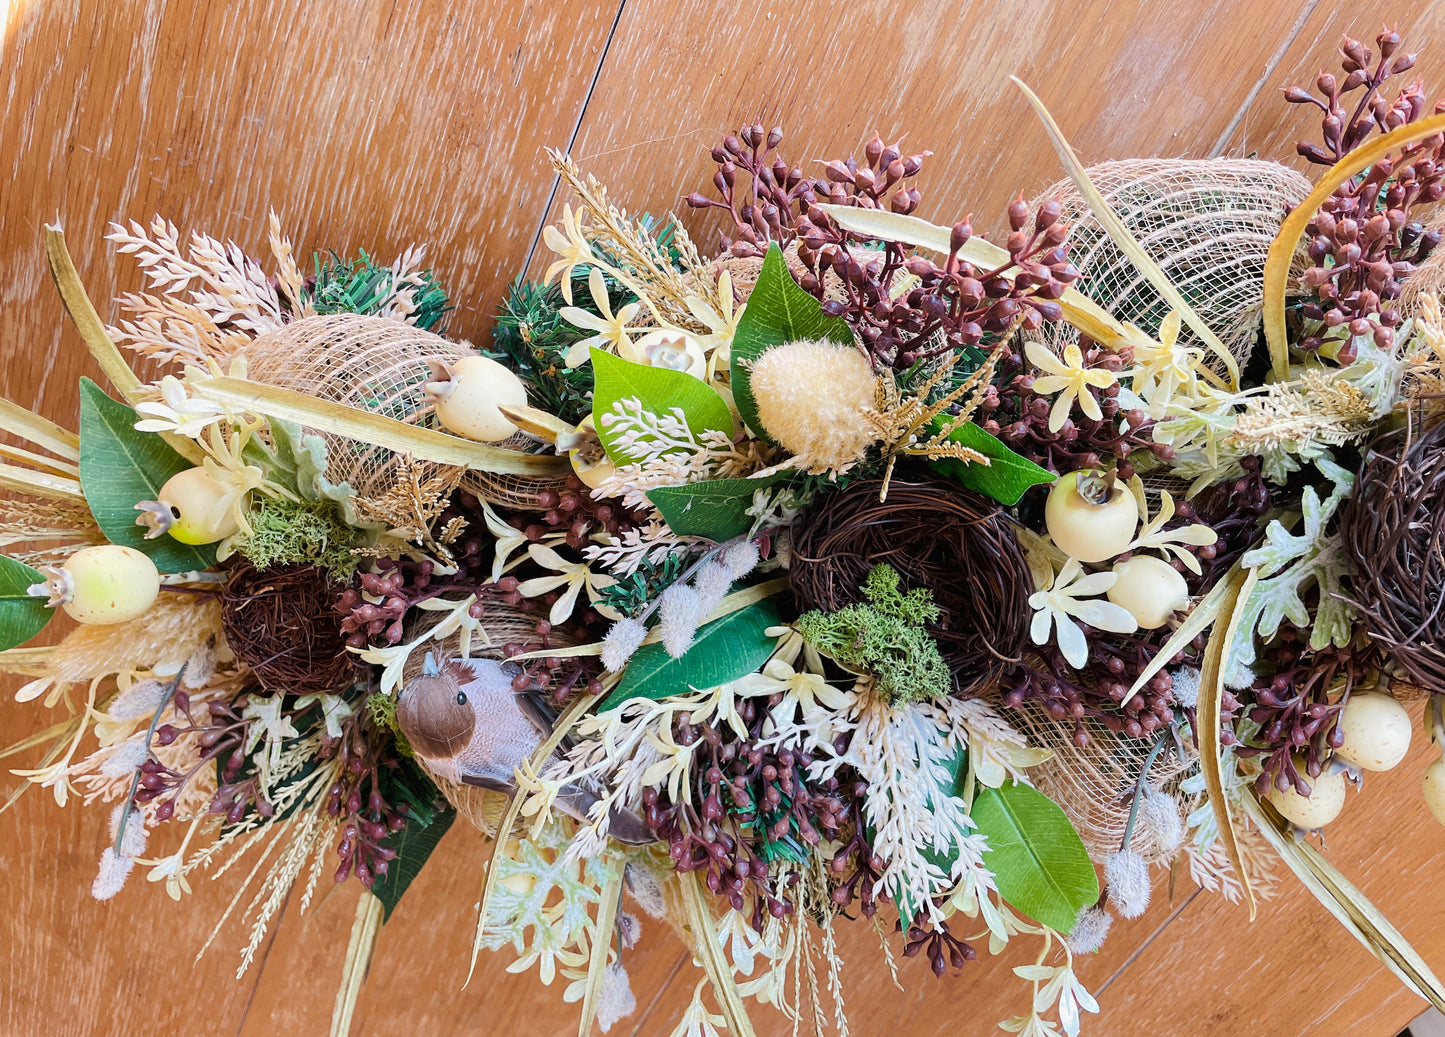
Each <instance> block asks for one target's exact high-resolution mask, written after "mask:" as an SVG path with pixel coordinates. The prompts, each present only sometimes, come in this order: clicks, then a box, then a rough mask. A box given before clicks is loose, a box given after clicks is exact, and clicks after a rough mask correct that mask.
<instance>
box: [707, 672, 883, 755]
mask: <svg viewBox="0 0 1445 1037" xmlns="http://www.w3.org/2000/svg"><path fill="white" fill-rule="evenodd" d="M733 688H734V689H735V690H736V692H737V694H738V695H739V696H742V697H752V696H757V697H761V696H764V695H774V694H777V693H778V692H782V695H783V701H782V702H780V703H778V705H777V706H775V707H774V708H773V709H772V711H771V713H770V715H769V718H768V722H767V725H766V727H765V729H764V732H763V734H764V736H765V737H767V738H771V737H773V736H774V735H776V734H779V733H787V730H788V729H790V728H798V729H802V730H805V731H806V732H807V733H808V735H809V740H810V742H813V743H814V744H816V743H817V742H820V741H823V740H831V737H832V725H831V723H830V720H831V719H832V718H833V717H836V716H838V715H839V714H841V713H843V712H845V711H846V710H847V709H848V707H850V706H851V705H852V704H853V702H854V701H855V699H856V698H857V696H856V695H855V694H854V693H853V692H851V691H844V690H842V689H841V688H835V687H834V686H833V685H831V684H829V683H828V682H827V681H826V680H825V679H824V678H823V677H822V676H820V675H819V674H816V673H807V672H799V671H797V670H795V669H793V667H792V666H791V665H790V664H788V663H786V662H784V661H783V660H782V659H779V658H778V657H777V656H774V657H773V658H772V659H769V660H768V661H767V663H766V664H765V665H764V666H763V668H762V670H761V671H760V672H758V673H750V674H748V675H747V676H746V677H741V678H739V679H738V680H736V681H734V682H733Z"/></svg>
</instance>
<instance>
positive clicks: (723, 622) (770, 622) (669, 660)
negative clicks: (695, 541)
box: [597, 599, 783, 713]
mask: <svg viewBox="0 0 1445 1037" xmlns="http://www.w3.org/2000/svg"><path fill="white" fill-rule="evenodd" d="M782 621H783V620H782V616H780V615H779V613H778V607H777V605H775V604H774V603H773V602H772V601H771V600H770V599H764V600H762V601H758V602H754V603H753V604H751V605H749V606H747V607H746V608H741V609H738V610H737V611H736V612H731V613H729V614H728V615H726V616H723V617H722V618H721V619H715V620H713V621H712V622H711V623H708V624H706V625H705V626H703V627H701V628H700V629H699V630H698V632H697V640H696V641H695V642H693V646H692V647H691V648H689V649H688V650H687V652H685V653H684V654H683V656H682V658H681V659H674V658H673V657H672V656H670V655H668V654H667V649H666V648H664V647H663V646H662V645H661V644H650V645H643V646H642V647H641V648H639V649H638V650H637V652H636V653H635V654H634V655H633V656H632V659H631V661H630V662H628V664H627V669H626V670H625V671H623V674H622V680H621V682H620V683H619V684H618V685H617V687H616V688H614V689H613V690H612V694H611V695H608V696H607V700H606V701H605V702H603V703H602V705H600V706H598V707H597V711H598V712H599V713H605V712H606V711H607V710H609V709H612V708H613V707H614V706H620V705H621V704H622V703H624V702H626V701H627V700H628V699H637V698H644V699H665V698H667V697H668V696H669V695H683V694H686V693H687V692H689V691H692V690H694V689H700V688H716V687H717V686H718V685H719V684H726V683H727V682H728V681H734V680H737V679H738V678H739V677H746V676H747V675H748V674H750V673H754V672H755V671H756V670H757V669H758V667H760V666H762V665H763V663H765V662H767V661H768V657H769V656H771V655H772V654H773V649H774V648H776V647H777V642H775V641H774V640H773V639H772V638H771V637H769V636H768V635H767V634H765V633H764V631H765V630H767V629H768V627H772V626H777V625H779V624H780V623H782Z"/></svg>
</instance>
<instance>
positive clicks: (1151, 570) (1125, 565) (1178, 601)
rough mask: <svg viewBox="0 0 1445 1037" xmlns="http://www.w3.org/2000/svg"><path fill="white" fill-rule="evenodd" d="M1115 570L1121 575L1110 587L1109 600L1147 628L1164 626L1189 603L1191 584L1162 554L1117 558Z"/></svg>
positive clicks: (1115, 572)
mask: <svg viewBox="0 0 1445 1037" xmlns="http://www.w3.org/2000/svg"><path fill="white" fill-rule="evenodd" d="M1114 574H1115V575H1116V576H1118V577H1119V578H1118V579H1117V580H1115V581H1114V586H1112V587H1110V588H1109V590H1108V595H1109V600H1110V601H1112V602H1113V603H1114V604H1115V605H1118V606H1119V607H1120V608H1122V609H1123V610H1124V611H1125V612H1128V613H1129V615H1131V616H1133V617H1134V620H1135V622H1137V623H1138V624H1139V626H1140V627H1141V628H1142V629H1144V630H1155V629H1157V628H1159V627H1162V626H1163V625H1164V624H1165V623H1167V622H1169V618H1170V617H1171V616H1173V615H1174V613H1175V612H1177V611H1179V610H1180V609H1182V608H1183V607H1184V606H1185V605H1187V604H1188V603H1189V584H1187V583H1185V582H1184V577H1183V576H1181V575H1179V572H1178V570H1176V569H1175V568H1174V566H1172V565H1170V564H1169V563H1168V562H1166V561H1164V559H1162V558H1155V557H1153V556H1152V555H1135V556H1134V557H1133V558H1129V559H1127V560H1125V561H1122V562H1115V563H1114Z"/></svg>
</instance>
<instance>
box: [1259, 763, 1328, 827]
mask: <svg viewBox="0 0 1445 1037" xmlns="http://www.w3.org/2000/svg"><path fill="white" fill-rule="evenodd" d="M1294 765H1295V769H1296V770H1297V771H1299V773H1300V775H1301V777H1303V778H1304V779H1305V782H1306V783H1307V784H1308V785H1309V786H1310V794H1309V795H1308V796H1301V795H1300V794H1299V793H1298V792H1296V791H1295V790H1294V787H1293V786H1291V787H1290V788H1288V789H1286V790H1285V791H1283V792H1281V791H1280V790H1279V789H1274V788H1272V789H1270V790H1269V793H1268V795H1267V796H1265V798H1266V799H1268V800H1269V801H1270V802H1271V803H1272V804H1274V808H1275V809H1276V810H1278V811H1279V812H1280V813H1281V814H1283V815H1284V818H1285V820H1287V821H1290V822H1292V823H1293V824H1296V825H1298V826H1299V827H1300V828H1320V827H1323V826H1324V825H1327V824H1329V823H1330V822H1331V821H1333V820H1334V819H1335V818H1337V817H1339V816H1340V811H1341V810H1343V809H1344V808H1345V776H1344V775H1343V774H1341V773H1338V772H1336V771H1334V770H1331V769H1330V768H1328V767H1327V768H1325V770H1324V771H1323V772H1322V773H1321V774H1320V776H1319V777H1318V778H1311V777H1309V776H1308V775H1307V774H1305V761H1304V757H1302V756H1296V757H1295V761H1294Z"/></svg>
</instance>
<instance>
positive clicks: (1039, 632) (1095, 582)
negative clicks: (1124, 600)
mask: <svg viewBox="0 0 1445 1037" xmlns="http://www.w3.org/2000/svg"><path fill="white" fill-rule="evenodd" d="M1118 578H1119V577H1118V576H1116V575H1115V574H1114V573H1111V572H1108V573H1089V574H1088V575H1084V567H1083V566H1082V565H1081V564H1080V563H1079V560H1078V559H1077V558H1070V559H1069V560H1068V561H1067V562H1065V563H1064V567H1063V568H1062V569H1060V570H1059V573H1058V576H1057V577H1056V578H1055V579H1054V580H1053V581H1052V585H1051V586H1049V587H1045V588H1043V589H1042V590H1038V591H1035V592H1034V593H1033V594H1032V595H1030V596H1029V608H1031V609H1033V610H1034V619H1033V623H1032V624H1031V625H1030V627H1029V636H1030V637H1032V638H1033V642H1034V644H1036V645H1042V644H1047V643H1048V641H1049V628H1050V627H1054V628H1055V630H1056V633H1055V636H1054V640H1055V643H1056V644H1058V646H1059V651H1060V652H1062V653H1063V655H1064V659H1065V660H1067V662H1068V664H1069V665H1070V666H1072V667H1074V668H1075V669H1078V668H1079V667H1081V666H1083V665H1084V664H1085V663H1086V662H1088V661H1089V641H1088V639H1087V638H1086V637H1084V632H1083V631H1082V630H1080V629H1079V627H1078V624H1076V623H1075V622H1074V619H1080V620H1083V621H1084V622H1085V623H1087V624H1089V625H1090V626H1092V627H1098V628H1099V629H1100V630H1109V631H1112V632H1114V633H1117V634H1131V633H1133V632H1134V631H1135V630H1138V629H1139V624H1138V623H1137V622H1135V620H1134V617H1133V616H1132V615H1130V614H1129V613H1128V612H1127V611H1126V610H1125V609H1123V608H1121V607H1120V606H1118V605H1115V604H1114V603H1113V602H1112V601H1098V600H1090V601H1085V600H1083V599H1085V598H1091V597H1092V596H1093V595H1096V594H1103V593H1104V592H1105V591H1107V590H1108V589H1109V588H1110V587H1112V586H1114V581H1115V580H1117V579H1118ZM1071 617H1072V618H1071Z"/></svg>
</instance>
